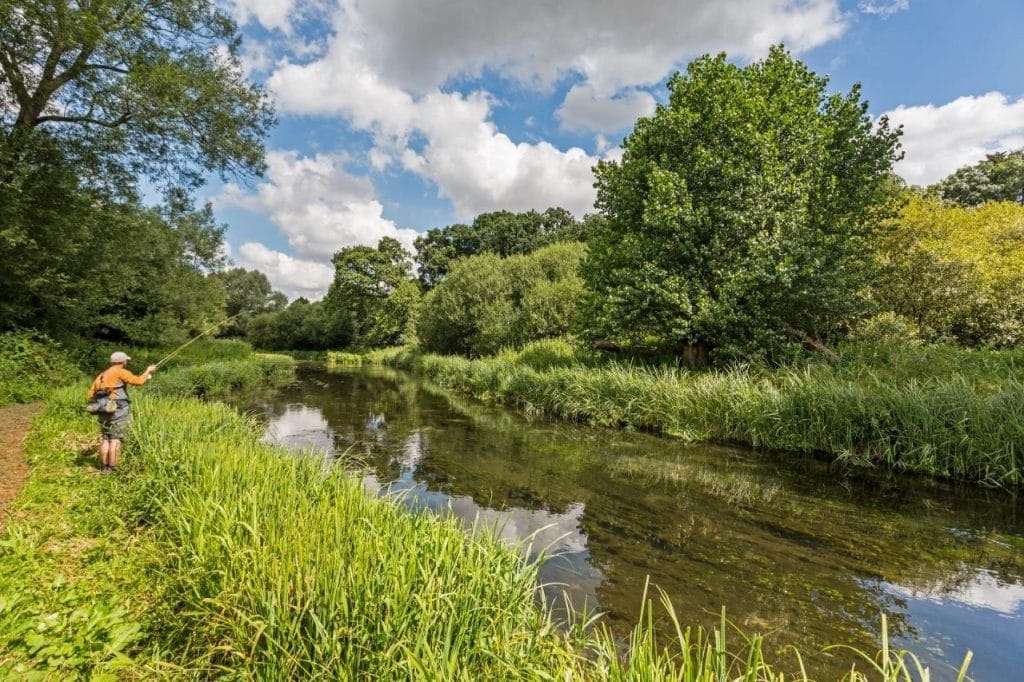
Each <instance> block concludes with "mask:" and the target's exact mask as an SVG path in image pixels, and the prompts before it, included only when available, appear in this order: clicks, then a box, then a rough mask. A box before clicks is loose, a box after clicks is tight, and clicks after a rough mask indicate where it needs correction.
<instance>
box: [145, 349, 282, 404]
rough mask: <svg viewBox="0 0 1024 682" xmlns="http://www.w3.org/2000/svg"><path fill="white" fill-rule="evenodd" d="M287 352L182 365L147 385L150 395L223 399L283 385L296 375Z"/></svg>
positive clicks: (159, 375)
mask: <svg viewBox="0 0 1024 682" xmlns="http://www.w3.org/2000/svg"><path fill="white" fill-rule="evenodd" d="M295 364H296V363H295V360H294V359H292V358H290V357H288V356H287V355H271V354H260V353H257V354H255V355H252V356H251V357H250V358H249V359H246V360H224V361H219V362H207V363H201V364H195V365H182V366H179V367H175V368H173V369H170V370H168V371H166V372H160V373H158V374H156V375H155V377H154V380H153V381H152V382H151V383H150V384H147V386H146V388H145V389H143V390H144V391H145V392H146V393H148V394H150V395H158V396H167V397H171V396H173V397H179V398H186V397H188V398H206V399H208V400H220V399H224V398H228V397H231V396H233V395H236V394H238V393H241V392H243V391H247V390H250V389H254V388H259V387H264V386H279V385H281V384H284V383H287V382H289V381H291V380H292V379H293V378H294V376H295Z"/></svg>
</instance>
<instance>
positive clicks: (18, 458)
mask: <svg viewBox="0 0 1024 682" xmlns="http://www.w3.org/2000/svg"><path fill="white" fill-rule="evenodd" d="M41 409H43V404H42V403H33V404H31V405H9V406H8V407H0V530H2V529H3V527H4V525H6V523H7V514H6V513H5V511H6V510H7V503H8V502H10V501H11V500H12V499H14V496H15V495H17V494H18V491H19V490H21V486H23V485H25V479H26V478H27V477H28V465H27V464H26V463H25V449H24V444H25V434H26V433H28V427H29V426H30V425H31V424H32V418H33V417H35V416H36V414H38V413H39V411H40V410H41Z"/></svg>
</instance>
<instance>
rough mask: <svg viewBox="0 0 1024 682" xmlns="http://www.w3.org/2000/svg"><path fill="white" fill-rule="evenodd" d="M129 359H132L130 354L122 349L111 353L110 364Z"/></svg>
mask: <svg viewBox="0 0 1024 682" xmlns="http://www.w3.org/2000/svg"><path fill="white" fill-rule="evenodd" d="M129 360H131V358H130V357H128V354H127V353H125V352H124V351H122V350H119V351H117V352H116V353H111V354H110V364H112V365H116V364H119V363H121V362H128V361H129Z"/></svg>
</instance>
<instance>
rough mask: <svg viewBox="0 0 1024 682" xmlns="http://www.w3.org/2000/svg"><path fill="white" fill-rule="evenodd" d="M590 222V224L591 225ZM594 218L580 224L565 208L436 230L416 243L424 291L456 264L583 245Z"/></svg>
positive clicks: (484, 217)
mask: <svg viewBox="0 0 1024 682" xmlns="http://www.w3.org/2000/svg"><path fill="white" fill-rule="evenodd" d="M588 221H589V223H588ZM593 221H594V218H593V217H591V216H587V217H586V218H584V220H583V222H580V221H577V220H576V219H575V218H574V217H573V215H572V214H571V213H569V212H568V211H567V210H565V209H564V208H549V209H547V210H545V211H544V212H542V213H541V212H537V211H526V212H524V213H513V212H511V211H493V212H491V213H481V214H480V215H478V216H477V217H476V219H474V220H473V224H472V225H463V224H456V225H449V226H447V227H443V228H433V229H431V230H428V231H427V232H426V234H424V235H422V236H420V237H418V238H417V239H416V243H415V246H416V262H417V264H418V265H419V279H420V283H421V284H422V285H423V286H424V288H427V289H429V288H431V287H433V286H434V285H436V284H437V283H438V282H440V281H441V280H442V279H444V277H445V275H447V274H448V272H449V271H450V270H451V268H452V266H453V265H454V263H455V261H457V260H459V259H461V258H467V257H469V256H475V255H477V254H480V253H494V254H497V255H499V256H502V257H505V256H513V255H522V254H527V253H531V252H533V251H536V250H537V249H539V248H541V247H544V246H547V245H549V244H554V243H556V242H568V241H583V240H584V234H585V232H586V231H587V225H588V224H589V225H593V224H594V223H593Z"/></svg>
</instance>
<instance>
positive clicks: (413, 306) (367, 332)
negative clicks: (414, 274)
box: [359, 280, 420, 348]
mask: <svg viewBox="0 0 1024 682" xmlns="http://www.w3.org/2000/svg"><path fill="white" fill-rule="evenodd" d="M419 304H420V289H419V287H418V286H416V283H415V282H413V281H411V280H405V281H403V282H401V283H399V285H398V286H397V287H395V290H394V291H392V292H391V294H390V295H388V297H387V298H385V299H383V300H382V301H381V302H380V305H378V306H375V307H374V308H373V309H372V310H371V311H370V313H369V315H370V316H369V319H368V320H367V321H366V324H365V326H364V327H363V329H364V331H363V334H362V336H361V338H360V339H359V344H360V345H361V346H365V347H367V348H385V347H387V346H398V345H402V344H406V343H415V341H416V316H417V312H418V309H419Z"/></svg>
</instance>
